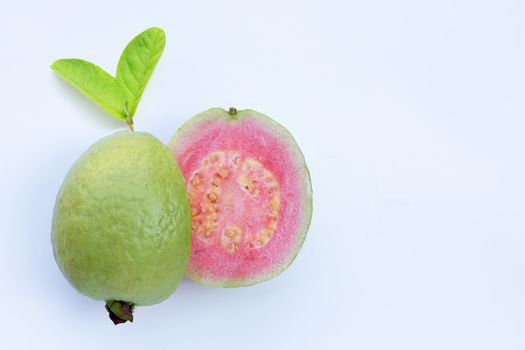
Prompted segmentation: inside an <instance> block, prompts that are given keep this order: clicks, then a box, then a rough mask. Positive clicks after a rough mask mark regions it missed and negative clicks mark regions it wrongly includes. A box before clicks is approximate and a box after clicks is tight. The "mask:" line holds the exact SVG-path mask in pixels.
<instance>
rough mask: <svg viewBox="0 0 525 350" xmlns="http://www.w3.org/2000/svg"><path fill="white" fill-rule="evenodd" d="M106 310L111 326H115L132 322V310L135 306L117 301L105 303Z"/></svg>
mask: <svg viewBox="0 0 525 350" xmlns="http://www.w3.org/2000/svg"><path fill="white" fill-rule="evenodd" d="M106 310H107V311H108V312H109V318H110V319H111V321H113V324H115V325H117V324H120V323H125V322H126V321H129V322H133V310H135V305H133V304H131V303H128V302H125V301H118V300H108V301H106Z"/></svg>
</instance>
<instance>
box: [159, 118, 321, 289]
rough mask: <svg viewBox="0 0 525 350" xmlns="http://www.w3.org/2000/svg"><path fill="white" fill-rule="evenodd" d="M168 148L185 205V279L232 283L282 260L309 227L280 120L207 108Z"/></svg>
mask: <svg viewBox="0 0 525 350" xmlns="http://www.w3.org/2000/svg"><path fill="white" fill-rule="evenodd" d="M168 147H169V148H170V149H171V151H172V152H173V154H174V155H175V157H176V158H177V161H178V163H179V165H180V167H181V169H182V173H183V174H184V177H185V178H186V184H187V189H188V195H189V198H190V205H191V210H192V244H191V254H190V262H189V264H188V269H187V271H186V275H187V277H189V278H190V279H192V280H194V281H196V282H199V283H202V284H205V285H210V286H221V287H237V286H245V285H251V284H255V283H259V282H262V281H265V280H268V279H270V278H272V277H274V276H276V275H278V274H279V273H281V272H282V271H284V270H285V269H286V268H287V267H288V266H290V264H291V263H292V261H293V260H294V258H295V257H296V255H297V253H298V252H299V250H300V248H301V246H302V244H303V242H304V239H305V237H306V233H307V231H308V226H309V225H310V220H311V216H312V187H311V182H310V175H309V172H308V168H307V166H306V163H305V160H304V157H303V155H302V153H301V151H300V149H299V147H298V145H297V143H296V142H295V140H294V138H293V136H292V135H291V134H290V133H289V132H288V131H287V130H286V129H285V128H284V127H283V126H281V125H280V124H278V123H277V122H275V121H274V120H272V119H271V118H269V117H267V116H265V115H263V114H260V113H258V112H255V111H253V110H243V111H236V110H235V109H234V108H231V109H230V111H225V110H224V109H221V108H213V109H210V110H208V111H205V112H203V113H201V114H199V115H197V116H195V117H194V118H192V119H190V120H189V121H188V122H186V123H185V124H184V125H183V126H182V127H181V128H180V129H179V130H178V131H177V133H176V134H175V136H174V137H173V138H172V140H171V141H170V143H169V145H168Z"/></svg>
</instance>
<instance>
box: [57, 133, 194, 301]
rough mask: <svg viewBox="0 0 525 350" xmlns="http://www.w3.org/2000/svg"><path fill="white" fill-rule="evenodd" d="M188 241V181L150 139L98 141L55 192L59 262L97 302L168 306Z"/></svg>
mask: <svg viewBox="0 0 525 350" xmlns="http://www.w3.org/2000/svg"><path fill="white" fill-rule="evenodd" d="M190 242H191V213H190V206H189V201H188V197H187V193H186V185H185V180H184V177H183V175H182V173H181V171H180V169H179V166H178V164H177V162H176V160H175V158H174V157H173V156H172V154H171V152H170V151H169V150H168V148H166V146H165V145H164V144H162V143H161V142H160V141H159V140H158V139H156V138H155V137H153V136H151V135H149V134H147V133H141V132H117V133H115V134H113V135H111V136H108V137H106V138H103V139H102V140H100V141H98V142H97V143H95V144H94V145H93V146H91V148H89V150H88V151H87V152H85V153H84V155H82V157H81V158H80V159H79V160H78V161H77V162H76V163H75V164H74V165H73V167H72V168H71V169H70V171H69V173H68V174H67V176H66V178H65V180H64V183H63V184H62V187H61V189H60V191H59V193H58V196H57V199H56V204H55V209H54V214H53V224H52V244H53V252H54V256H55V260H56V262H57V264H58V266H59V268H60V270H61V271H62V273H63V274H64V276H65V277H66V279H67V280H68V281H69V282H70V283H71V285H72V286H73V287H75V288H76V289H77V290H78V291H79V292H80V293H82V294H85V295H87V296H89V297H91V298H93V299H96V300H105V301H111V300H117V301H124V302H127V303H131V304H133V305H137V306H144V305H152V304H157V303H159V302H161V301H163V300H165V299H166V298H168V297H169V296H170V295H171V294H172V293H173V292H174V291H175V289H176V288H177V285H178V284H179V282H180V280H181V279H182V277H183V275H184V272H185V270H186V265H187V263H188V257H189V253H190Z"/></svg>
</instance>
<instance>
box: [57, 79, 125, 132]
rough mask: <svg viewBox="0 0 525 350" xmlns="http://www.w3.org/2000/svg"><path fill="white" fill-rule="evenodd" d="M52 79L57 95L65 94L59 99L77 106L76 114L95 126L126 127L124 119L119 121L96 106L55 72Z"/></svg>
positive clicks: (103, 127)
mask: <svg viewBox="0 0 525 350" xmlns="http://www.w3.org/2000/svg"><path fill="white" fill-rule="evenodd" d="M54 81H55V87H56V88H57V89H58V90H60V91H58V92H57V95H59V96H65V97H61V99H62V100H64V101H69V102H67V103H73V104H75V105H76V106H77V107H76V109H78V115H81V116H82V117H85V118H86V119H88V121H89V122H90V123H92V124H94V125H95V126H96V127H97V128H101V129H105V130H115V129H119V128H120V129H122V128H124V127H126V124H125V123H124V121H121V120H119V119H117V118H115V117H114V116H112V115H111V114H109V113H108V112H106V111H105V110H104V109H103V108H102V107H100V106H98V105H97V104H96V103H95V102H93V101H92V100H91V99H89V98H88V97H87V96H85V95H84V94H82V93H81V92H80V91H79V90H77V89H75V88H74V87H72V86H71V85H69V84H68V83H67V82H65V81H64V80H63V79H61V78H60V77H58V76H57V75H56V74H55V75H54ZM64 103H66V102H64Z"/></svg>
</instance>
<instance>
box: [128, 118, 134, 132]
mask: <svg viewBox="0 0 525 350" xmlns="http://www.w3.org/2000/svg"><path fill="white" fill-rule="evenodd" d="M126 124H128V126H129V130H130V131H131V132H133V131H135V128H134V127H133V118H129V117H128V118H126Z"/></svg>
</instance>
